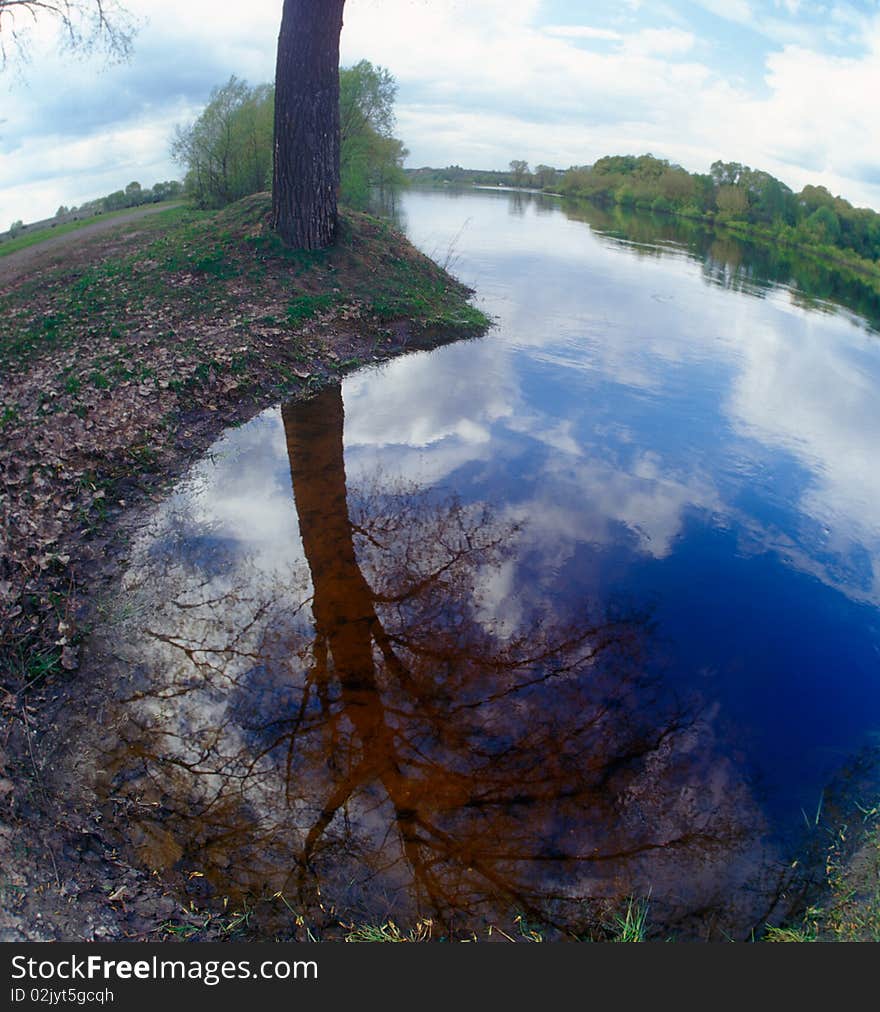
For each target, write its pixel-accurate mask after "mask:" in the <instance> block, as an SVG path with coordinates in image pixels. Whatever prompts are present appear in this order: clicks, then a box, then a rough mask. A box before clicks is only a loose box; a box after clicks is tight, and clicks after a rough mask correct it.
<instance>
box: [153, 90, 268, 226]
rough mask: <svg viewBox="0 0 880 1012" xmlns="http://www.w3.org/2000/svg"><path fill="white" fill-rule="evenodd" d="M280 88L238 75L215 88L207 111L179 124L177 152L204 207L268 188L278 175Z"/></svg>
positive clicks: (190, 190) (174, 145) (188, 188)
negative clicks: (275, 138)
mask: <svg viewBox="0 0 880 1012" xmlns="http://www.w3.org/2000/svg"><path fill="white" fill-rule="evenodd" d="M273 104H274V89H273V88H272V86H271V85H268V84H262V85H258V86H257V87H255V88H252V87H250V86H249V85H248V84H247V82H246V81H240V80H239V79H238V78H237V77H235V75H233V76H232V77H230V78H229V80H228V81H227V82H226V84H224V85H223V86H222V87H220V88H214V90H213V91H212V92H211V96H210V99H209V101H208V104H207V106H206V107H205V109H204V111H203V112H202V114H201V115H200V116H199V117H198V119H197V120H196V121H195V122H194V123H193V124H191V125H190V126H189V127H180V126H179V127H177V129H176V130H175V134H174V140H173V142H172V145H171V154H172V156H173V157H174V159H175V161H177V162H178V163H179V164H180V165H182V166H184V167H185V168H186V170H187V171H186V181H185V185H186V191H187V193H188V194H189V195H190V196H191V197H192V198H193V200H194V201H195V203H196V205H197V206H198V207H202V208H209V207H223V206H225V205H226V204H230V203H232V202H233V201H235V200H238V199H239V198H241V197H245V196H247V195H249V194H251V193H258V192H259V191H260V190H265V189H266V188H267V186H268V185H269V182H270V180H271V175H272V129H273Z"/></svg>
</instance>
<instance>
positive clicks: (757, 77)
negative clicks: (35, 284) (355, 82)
mask: <svg viewBox="0 0 880 1012" xmlns="http://www.w3.org/2000/svg"><path fill="white" fill-rule="evenodd" d="M127 6H128V7H129V9H130V10H131V11H132V12H133V13H134V14H135V16H137V17H138V18H139V19H140V21H141V30H140V33H139V35H138V37H137V39H136V41H135V46H134V51H133V54H132V57H131V59H130V61H129V62H128V63H126V64H121V65H111V66H106V65H103V64H102V63H101V62H100V60H97V59H89V60H82V59H74V58H72V57H71V56H70V55H69V54H64V53H59V52H58V49H57V46H56V44H55V40H54V39H53V37H52V34H51V32H49V31H48V27H47V26H46V27H45V28H43V29H42V30H40V31H38V33H37V35H36V36H35V37H34V39H33V47H32V54H33V58H32V61H31V63H30V65H26V66H23V67H15V66H12V67H10V68H7V69H6V70H5V71H4V72H3V74H2V77H0V229H3V228H5V227H7V226H8V224H9V223H10V222H11V221H13V220H15V219H17V218H22V219H23V220H25V221H28V220H34V219H36V218H40V217H44V216H47V215H50V214H53V213H54V211H55V209H56V208H57V207H58V206H59V205H60V204H62V203H64V204H75V203H79V202H81V201H83V200H86V199H89V198H90V197H94V196H98V195H101V194H103V193H107V192H109V191H111V190H115V189H119V188H120V187H124V186H125V185H126V184H127V183H128V182H130V181H131V180H133V179H137V180H138V181H139V182H141V183H142V184H144V185H150V184H152V183H153V182H155V181H157V180H159V179H168V178H176V177H179V176H180V175H181V170H180V168H179V167H178V166H176V165H175V164H174V163H173V162H172V161H171V158H170V154H169V140H170V136H171V134H172V131H173V128H174V126H175V124H177V123H186V122H189V121H191V120H192V119H193V118H194V117H195V116H196V115H197V114H198V112H199V110H200V109H201V107H202V106H203V105H204V103H205V101H206V100H207V97H208V94H209V92H210V90H211V88H212V86H214V85H218V84H222V83H223V82H224V81H226V80H227V79H228V78H229V76H230V75H231V74H235V75H237V76H238V77H242V78H245V79H246V80H248V81H250V82H252V83H259V82H262V81H266V80H270V79H271V77H272V74H273V69H274V56H275V52H274V51H275V42H276V38H277V32H278V25H279V22H280V13H281V0H250V2H249V3H248V4H247V5H246V6H244V7H241V8H239V7H237V6H229V7H227V8H224V16H223V17H217V16H216V3H215V2H213V0H212V2H208V0H188V2H187V3H186V4H180V3H179V0H128V4H127ZM362 58H367V59H370V60H372V61H373V62H374V63H378V64H381V65H383V66H386V67H388V68H389V69H390V70H391V72H392V73H393V74H394V75H395V77H396V78H397V81H398V84H399V94H398V134H399V136H401V137H402V138H403V140H404V141H405V143H406V144H407V146H408V148H409V149H410V152H411V154H410V157H409V161H408V164H410V165H447V164H450V163H453V162H457V163H459V164H462V165H468V166H473V167H485V168H504V167H506V166H507V164H508V162H509V161H510V160H511V159H513V158H525V159H527V160H528V161H529V162H530V163H531V164H537V163H539V162H544V163H548V164H551V165H557V166H560V167H566V166H568V165H571V164H586V163H589V162H592V161H594V160H595V159H596V158H598V157H600V156H601V155H603V154H623V153H635V154H640V153H643V152H646V151H650V152H652V153H653V154H655V155H658V156H661V157H665V158H669V159H670V160H672V161H675V162H678V163H680V164H682V165H684V166H685V167H686V168H688V169H690V170H692V171H703V170H705V169H707V168H708V166H709V165H710V164H711V162H712V161H714V160H715V159H716V158H722V159H724V160H734V161H741V162H745V163H747V164H749V165H752V166H754V167H756V168H762V169H765V170H767V171H769V172H772V173H773V174H774V175H777V176H778V177H779V178H781V179H783V180H784V181H785V182H787V183H788V184H789V185H791V186H792V187H794V188H796V189H797V188H800V187H801V186H803V185H804V184H806V183H808V182H817V183H822V184H824V185H826V186H828V188H829V189H831V190H832V191H833V192H835V193H840V194H842V195H843V196H845V197H847V198H848V199H850V200H852V201H853V202H854V203H857V204H864V205H869V206H872V207H875V208H880V131H878V130H877V129H876V123H877V113H876V95H878V94H880V6H878V4H876V3H865V2H829V3H808V2H806V0H660V2H656V3H649V2H639V0H615V2H610V0H595V2H589V3H586V2H583V3H578V2H573V0H480V2H474V0H470V2H468V0H348V2H347V4H346V12H345V27H344V29H343V36H342V60H343V63H353V62H355V61H357V60H359V59H362Z"/></svg>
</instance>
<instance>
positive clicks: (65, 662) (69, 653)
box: [61, 646, 79, 671]
mask: <svg viewBox="0 0 880 1012" xmlns="http://www.w3.org/2000/svg"><path fill="white" fill-rule="evenodd" d="M61 667H62V668H64V670H65V671H76V669H77V668H78V667H79V657H78V656H77V649H76V647H71V646H66V647H65V648H64V649H63V650H62V651H61Z"/></svg>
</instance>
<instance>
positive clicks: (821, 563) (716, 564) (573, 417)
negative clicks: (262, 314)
mask: <svg viewBox="0 0 880 1012" xmlns="http://www.w3.org/2000/svg"><path fill="white" fill-rule="evenodd" d="M404 214H405V219H406V224H407V227H408V228H409V230H410V234H411V235H412V236H413V238H414V239H415V241H417V242H418V243H419V244H420V245H421V246H422V248H423V249H425V250H426V251H427V252H429V253H433V254H434V255H435V256H437V257H438V258H439V259H440V260H441V261H442V260H443V259H445V258H447V257H448V258H450V259H452V260H454V261H455V263H454V269H455V270H456V272H457V273H458V274H459V276H461V277H462V278H463V279H464V280H466V281H468V282H469V283H471V284H473V285H474V286H475V287H476V288H477V289H478V291H479V293H480V299H481V302H482V304H483V305H484V307H485V308H486V309H487V310H488V311H489V312H491V313H492V314H494V315H495V316H496V317H497V319H498V326H497V327H496V329H495V330H494V331H493V332H492V333H491V334H490V335H489V336H487V337H486V338H485V339H482V340H480V341H477V342H467V343H464V344H460V345H455V346H450V347H446V348H443V349H439V350H437V351H435V352H432V353H425V354H417V355H413V356H409V357H407V358H405V359H401V360H398V361H396V362H394V363H391V364H389V365H387V366H384V367H382V368H381V369H372V370H368V371H365V372H361V373H359V374H356V375H354V376H352V377H351V378H349V379H348V380H347V381H346V382H345V383H344V384H343V385H342V387H341V388H340V387H336V388H332V389H329V390H326V391H324V392H323V393H322V394H320V395H319V396H318V397H316V398H314V399H313V400H311V401H308V402H305V403H300V404H292V405H287V406H283V407H281V408H279V409H276V410H271V411H268V412H266V413H264V414H263V415H261V416H260V417H259V418H257V419H255V420H254V422H252V423H250V424H249V425H247V426H244V427H242V428H240V429H237V430H233V431H231V432H230V433H228V434H227V435H226V436H225V437H224V438H223V439H221V440H220V441H219V442H218V444H217V445H216V446H215V447H214V448H213V449H212V451H211V453H210V454H209V455H208V456H207V457H206V459H205V460H204V461H203V462H202V463H201V464H199V465H198V466H197V467H196V468H195V469H194V470H193V472H192V474H191V475H190V476H189V477H188V479H187V480H186V481H185V482H183V483H182V484H181V486H180V487H179V489H178V490H177V491H176V493H175V494H174V495H173V496H172V497H171V498H170V499H169V501H168V502H167V503H165V504H164V505H163V506H162V507H161V508H159V509H158V510H157V512H156V515H155V517H154V518H153V521H152V523H151V525H150V527H149V528H148V529H147V530H146V531H145V532H144V533H143V535H142V536H141V538H140V539H139V540H138V542H137V543H136V545H135V546H134V549H133V553H132V560H131V566H130V569H129V570H128V572H127V573H126V574H125V576H124V578H123V580H122V582H121V585H120V588H119V593H118V595H117V596H116V598H115V599H114V601H113V602H112V604H111V605H110V606H108V616H107V628H106V629H105V630H104V633H103V635H102V637H99V643H100V647H96V648H95V649H96V654H97V653H98V652H100V651H101V650H102V651H103V652H104V655H103V657H102V662H101V668H102V673H103V674H102V682H101V690H100V700H99V701H97V702H96V703H95V704H94V706H95V708H96V717H97V723H98V724H99V725H100V727H101V728H102V731H101V734H100V741H93V742H92V743H91V745H90V748H91V753H90V756H89V759H88V761H87V762H85V763H83V764H82V767H81V768H82V771H83V772H82V776H83V777H84V778H87V779H89V789H90V790H97V792H98V796H99V798H102V799H104V804H105V808H106V811H107V817H108V819H110V820H111V821H114V820H115V824H116V827H117V832H118V834H119V838H120V840H121V841H123V843H124V845H125V846H127V847H129V848H131V849H132V850H133V851H134V852H135V853H136V854H137V855H138V858H139V860H140V861H141V862H142V863H143V864H144V865H146V866H148V867H150V868H155V869H157V870H159V871H161V872H162V873H163V874H165V875H167V876H169V878H171V879H173V880H175V881H180V882H182V883H188V886H187V888H189V889H191V890H193V891H194V892H195V893H196V895H197V898H199V899H200V900H202V899H204V898H206V897H208V898H210V899H211V900H212V901H213V902H219V901H221V900H222V898H223V897H228V898H230V899H231V901H232V902H233V903H238V904H241V903H248V904H250V905H251V908H252V909H254V910H255V911H262V913H261V914H260V915H259V916H257V915H256V914H255V916H254V921H253V923H254V925H256V928H255V930H257V931H263V932H264V933H265V934H266V935H267V936H269V937H274V936H275V935H276V934H278V933H282V934H283V933H284V931H285V930H288V929H289V928H290V925H291V924H292V923H293V922H294V921H295V920H296V918H297V917H299V918H301V920H302V922H304V923H306V924H308V925H310V926H312V927H313V928H314V930H315V931H316V933H320V932H321V931H322V930H325V931H326V930H330V929H331V928H332V926H333V925H338V924H339V922H340V921H344V922H346V923H351V922H371V923H375V922H381V921H382V920H384V919H386V918H388V917H392V918H394V920H395V921H396V922H397V923H400V924H404V925H407V924H412V923H414V922H416V921H417V920H419V919H420V918H431V919H432V920H433V922H434V924H435V934H453V935H456V934H465V933H467V932H468V931H470V930H475V931H481V930H483V929H484V928H485V927H487V926H489V925H495V926H499V927H502V928H504V929H505V930H508V931H509V930H512V929H513V926H514V925H522V924H523V923H529V924H536V925H540V926H541V928H542V930H544V931H545V932H547V933H548V934H549V935H551V936H552V935H554V934H555V933H559V934H561V935H565V936H572V935H574V936H578V935H580V934H583V933H584V932H586V931H587V930H588V929H589V928H590V926H591V925H594V924H595V923H596V921H597V920H600V921H601V920H602V919H603V918H605V919H607V918H608V917H610V916H611V915H612V914H613V911H614V910H616V909H619V908H620V906H621V904H623V903H625V902H626V900H627V898H629V897H633V896H634V897H650V917H651V921H652V924H653V925H654V927H655V929H656V930H657V931H658V932H659V933H661V934H663V935H676V936H678V937H715V938H718V937H725V936H727V935H730V936H733V937H746V936H747V935H748V933H749V932H750V931H751V930H752V929H753V928H756V927H758V928H760V926H761V925H762V924H764V923H766V921H767V920H772V919H773V918H776V917H779V916H781V914H782V913H784V911H785V902H783V901H782V900H781V897H782V896H783V895H788V894H790V893H791V892H792V891H793V889H794V887H795V885H796V883H793V882H792V881H791V878H792V875H791V867H790V866H791V859H790V858H791V853H792V848H793V847H795V846H799V845H801V844H802V842H803V841H802V840H801V839H800V837H799V834H800V833H801V830H802V828H803V827H804V825H805V823H807V822H810V821H812V822H815V821H816V818H815V816H816V813H817V811H818V812H820V813H822V812H824V811H825V810H827V808H828V807H830V805H831V803H832V795H833V794H834V792H836V791H837V790H838V787H839V785H840V784H841V783H842V782H843V781H844V780H845V779H846V771H847V770H850V769H852V768H853V764H854V761H855V760H856V759H857V758H858V757H859V756H860V754H862V753H863V752H864V751H865V750H869V749H870V748H871V747H872V746H874V745H876V744H877V741H878V731H880V680H878V659H880V621H878V618H880V616H878V590H880V588H878V584H877V562H878V556H880V507H878V503H880V495H878V493H880V488H878V487H877V482H878V477H877V476H878V475H880V468H878V467H877V464H878V460H877V456H878V455H877V451H876V450H875V446H876V444H877V434H878V430H880V396H878V395H880V351H878V346H877V339H876V337H875V332H874V331H873V330H872V327H871V325H870V323H869V322H866V320H865V319H864V317H863V316H861V315H859V313H868V314H869V315H870V313H871V303H870V297H869V296H866V295H865V293H863V292H859V291H855V294H853V290H851V288H852V283H851V282H847V281H846V280H845V279H842V280H841V279H838V280H837V281H833V280H829V278H828V277H826V276H824V275H819V274H815V273H814V275H809V273H804V271H806V270H807V268H804V267H803V265H799V264H798V263H797V262H795V261H792V260H788V261H785V262H774V263H768V262H767V260H766V255H764V259H762V255H760V254H759V252H756V251H750V250H749V249H748V248H745V247H741V246H736V245H734V244H732V243H731V242H730V241H729V240H728V241H726V243H722V242H720V241H719V240H718V239H717V237H710V236H706V235H703V234H699V233H689V234H682V233H675V232H672V231H670V228H669V225H668V224H664V223H657V222H652V221H650V220H648V221H646V220H644V219H634V218H624V217H621V216H618V217H617V218H615V219H610V218H603V217H596V214H597V213H596V212H592V211H586V210H584V209H583V208H564V207H560V206H559V205H557V204H555V203H553V202H550V201H545V200H543V199H541V198H537V199H525V198H523V196H522V195H514V196H510V195H504V194H497V193H480V194H468V195H464V196H455V195H447V194H419V193H413V194H409V195H408V196H407V197H406V200H405V204H404ZM586 217H591V220H590V221H585V220H583V219H584V218H586ZM799 272H800V273H799ZM795 281H797V282H799V283H800V284H801V285H802V286H803V287H800V288H798V287H795V284H794V282H795ZM848 286H849V287H848ZM860 299H862V300H863V301H859V300H860ZM835 300H836V301H835ZM864 300H867V301H864ZM842 302H846V303H847V306H844V305H842V304H841V303H842ZM91 769H97V770H98V771H99V772H98V775H97V778H94V777H91V778H90V774H89V772H88V771H89V770H91ZM806 813H809V816H808V817H807V816H806ZM194 873H195V874H194ZM273 897H274V900H273ZM261 898H262V899H263V900H264V901H265V900H271V901H272V902H268V903H264V904H263V906H260V899H261ZM266 911H270V913H266ZM260 917H262V920H260ZM517 917H521V918H523V919H524V920H523V919H521V920H519V921H517Z"/></svg>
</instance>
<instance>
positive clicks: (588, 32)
mask: <svg viewBox="0 0 880 1012" xmlns="http://www.w3.org/2000/svg"><path fill="white" fill-rule="evenodd" d="M543 31H544V33H545V34H546V35H553V36H555V37H556V38H559V39H591V40H593V39H598V40H601V41H604V42H619V41H620V40H621V39H622V38H623V36H622V35H621V34H620V32H616V31H614V30H613V29H611V28H590V27H589V26H588V25H547V26H546V27H545V28H544V29H543Z"/></svg>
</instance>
